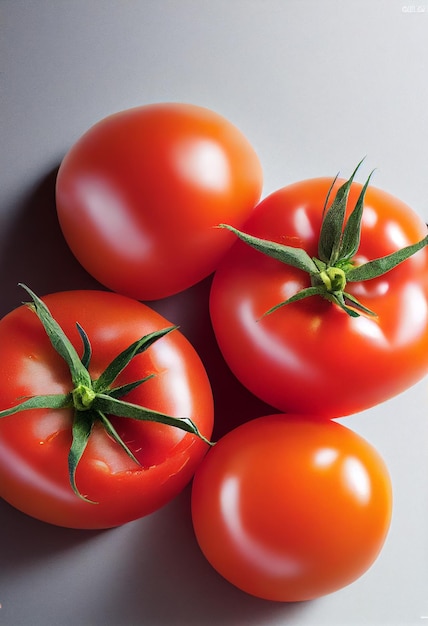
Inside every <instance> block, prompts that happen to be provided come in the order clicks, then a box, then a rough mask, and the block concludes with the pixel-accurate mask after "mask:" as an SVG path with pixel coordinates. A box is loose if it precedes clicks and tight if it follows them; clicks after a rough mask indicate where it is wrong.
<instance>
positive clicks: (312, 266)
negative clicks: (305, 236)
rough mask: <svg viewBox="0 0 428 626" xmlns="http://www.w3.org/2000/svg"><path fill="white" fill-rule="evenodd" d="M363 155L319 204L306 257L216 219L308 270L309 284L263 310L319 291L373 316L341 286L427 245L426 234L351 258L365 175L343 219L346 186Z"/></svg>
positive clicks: (252, 243) (270, 252)
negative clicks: (312, 252) (363, 258)
mask: <svg viewBox="0 0 428 626" xmlns="http://www.w3.org/2000/svg"><path fill="white" fill-rule="evenodd" d="M361 163H362V161H361V162H360V163H359V164H358V165H357V167H356V168H355V170H354V172H353V174H352V176H351V177H350V178H349V180H347V181H346V182H345V183H344V184H343V185H342V186H341V187H340V188H339V189H338V191H337V193H336V196H335V198H334V200H333V202H332V203H331V205H330V207H329V208H328V209H327V205H328V202H329V198H330V195H331V191H332V189H333V185H334V183H335V182H336V179H337V176H336V178H335V179H334V180H333V182H332V185H331V187H330V189H329V192H328V194H327V198H326V200H325V204H324V209H323V219H322V223H321V231H320V236H319V240H318V257H317V258H316V257H310V256H309V255H308V254H307V252H306V251H305V250H303V249H302V248H294V247H292V246H286V245H283V244H280V243H276V242H274V241H268V240H265V239H260V238H258V237H253V236H252V235H249V234H248V233H244V232H242V231H240V230H238V229H236V228H234V227H233V226H229V225H228V224H219V228H226V229H228V230H230V231H231V232H233V233H234V234H235V235H237V237H239V239H241V240H242V241H243V242H245V243H246V244H248V245H249V246H251V247H252V248H254V249H255V250H258V251H259V252H262V253H263V254H266V255H267V256H270V257H272V258H274V259H276V260H278V261H280V262H282V263H284V264H286V265H290V266H292V267H295V268H297V269H300V270H303V271H304V272H306V273H307V274H309V276H310V281H311V286H310V287H307V288H305V289H302V290H301V291H299V292H297V293H296V294H294V295H293V296H291V297H290V298H288V299H287V300H284V301H283V302H279V303H278V304H277V305H275V306H274V307H272V308H271V309H269V310H268V311H266V313H265V314H264V315H269V314H270V313H273V312H274V311H276V310H277V309H279V308H281V307H282V306H285V305H286V304H291V303H292V302H296V301H298V300H302V299H304V298H308V297H310V296H321V297H323V298H325V299H327V300H329V301H330V302H333V303H334V304H336V305H337V306H339V307H340V308H341V309H342V310H343V311H345V312H346V313H347V314H348V315H350V316H351V317H358V316H360V315H361V314H364V315H368V316H376V313H375V312H374V311H371V310H370V309H368V308H367V307H365V306H364V305H363V304H362V303H361V302H359V301H358V300H357V299H356V298H355V297H354V296H353V295H352V294H350V293H348V292H347V291H346V285H347V283H349V282H360V281H365V280H371V279H372V278H377V277H379V276H382V275H383V274H385V273H386V272H389V271H390V270H391V269H393V268H394V267H396V266H397V265H399V264H400V263H402V262H403V261H405V260H406V259H408V258H409V257H411V256H412V255H413V254H415V253H416V252H418V250H421V249H422V248H424V247H425V246H426V245H428V235H427V236H425V237H424V238H423V239H421V240H420V241H418V242H417V243H415V244H413V245H410V246H407V247H405V248H402V249H400V250H397V251H396V252H393V253H392V254H389V255H387V256H385V257H381V258H378V259H374V260H372V261H368V262H367V263H363V264H362V265H356V264H355V263H354V261H353V258H354V256H355V255H356V254H357V252H358V249H359V246H360V237H361V221H362V216H363V208H364V198H365V194H366V191H367V187H368V185H369V182H370V178H371V176H372V174H373V172H372V173H371V174H370V176H369V177H368V179H367V181H366V182H365V184H364V185H363V188H362V190H361V193H360V195H359V197H358V199H357V202H356V205H355V207H354V209H353V210H352V212H351V213H350V215H349V217H348V219H347V220H346V221H345V215H346V208H347V202H348V196H349V191H350V188H351V185H352V182H353V180H354V177H355V174H356V173H357V171H358V169H359V167H360V165H361Z"/></svg>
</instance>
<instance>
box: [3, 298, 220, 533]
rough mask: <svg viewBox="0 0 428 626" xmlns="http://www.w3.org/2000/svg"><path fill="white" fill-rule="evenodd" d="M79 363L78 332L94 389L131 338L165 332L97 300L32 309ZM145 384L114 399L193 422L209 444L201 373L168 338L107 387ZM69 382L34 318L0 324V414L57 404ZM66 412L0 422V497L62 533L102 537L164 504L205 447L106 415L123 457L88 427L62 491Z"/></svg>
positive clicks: (178, 340) (156, 318)
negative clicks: (28, 404)
mask: <svg viewBox="0 0 428 626" xmlns="http://www.w3.org/2000/svg"><path fill="white" fill-rule="evenodd" d="M42 300H43V302H45V303H46V305H48V307H49V309H50V311H51V312H52V315H53V317H54V318H55V320H57V322H58V323H59V324H60V326H61V328H62V329H63V330H64V332H65V334H66V335H67V337H68V338H69V340H70V341H71V343H72V344H73V346H74V347H75V349H76V350H77V351H78V352H79V354H80V353H81V352H82V338H81V336H80V334H79V331H78V329H77V327H76V322H79V324H80V325H81V327H82V328H83V329H84V330H85V332H86V334H87V336H88V338H89V340H90V343H91V347H92V356H91V359H90V365H89V372H90V374H91V378H92V379H93V380H95V379H97V378H98V377H99V376H100V374H101V373H102V372H103V371H104V370H105V369H106V367H107V366H108V365H109V363H111V361H112V360H113V359H114V358H115V357H116V356H117V355H118V354H119V353H120V352H121V351H122V350H124V349H125V348H127V347H128V346H130V345H131V344H132V343H133V342H134V341H136V340H138V339H139V338H140V337H143V336H144V335H147V334H149V333H153V332H155V331H159V330H162V329H164V328H166V327H170V326H171V324H170V323H169V322H168V321H167V320H165V319H164V318H163V317H162V316H161V315H159V314H158V313H157V312H155V311H154V310H153V309H151V308H150V307H148V306H146V305H145V304H142V303H140V302H137V301H135V300H132V299H130V298H127V297H124V296H121V295H118V294H115V293H111V292H107V291H81V290H78V291H68V292H59V293H55V294H50V295H48V296H46V297H44V298H42ZM145 377H148V378H147V380H145V381H144V382H143V383H142V384H141V385H139V386H138V387H137V388H134V389H133V390H132V391H131V392H130V393H128V394H127V396H126V398H125V396H124V397H123V399H126V400H127V401H128V402H132V403H135V404H136V405H139V406H142V407H147V408H148V409H152V410H155V411H158V412H162V413H166V414H168V415H171V416H173V417H187V418H190V419H192V420H193V421H194V422H195V424H196V425H197V426H198V428H199V430H200V431H201V433H202V434H203V435H204V436H205V437H207V438H210V436H211V432H212V428H213V412H214V411H213V398H212V391H211V386H210V383H209V380H208V377H207V374H206V371H205V368H204V366H203V364H202V362H201V360H200V358H199V356H198V354H197V353H196V351H195V350H194V348H193V347H192V346H191V344H190V343H189V342H188V340H187V339H186V338H185V337H184V336H183V335H182V334H181V333H180V332H179V331H178V330H173V332H170V333H168V334H167V335H164V336H162V338H161V339H159V340H158V341H156V343H153V344H152V345H151V346H150V347H149V348H148V349H147V350H146V351H145V352H142V353H141V354H138V355H137V356H135V357H134V358H133V359H132V361H131V362H130V363H129V364H128V365H127V366H126V367H125V369H124V370H123V371H122V372H121V373H120V374H119V376H118V377H117V379H116V381H115V384H116V383H117V384H118V385H127V384H128V383H131V382H133V381H136V380H140V379H142V378H145ZM72 389H73V385H72V381H71V377H70V371H69V369H68V367H67V365H66V363H65V361H64V360H63V359H62V358H61V357H60V356H59V354H58V353H57V352H56V351H55V350H54V348H53V347H52V344H51V343H50V341H49V339H48V337H47V335H46V332H45V330H44V328H43V326H42V324H41V323H40V321H39V319H38V318H37V316H36V315H35V314H34V312H33V311H32V310H31V309H29V308H28V307H27V306H26V305H25V306H20V307H18V308H16V309H14V310H13V311H11V312H10V313H9V314H8V315H6V316H5V317H4V318H3V319H2V320H1V321H0V410H5V409H9V408H10V407H12V406H15V405H16V404H17V403H19V402H21V401H22V399H23V398H27V397H33V396H38V395H44V394H68V393H70V392H71V390H72ZM72 421H73V409H72V408H71V407H70V408H64V409H34V410H33V409H32V410H26V411H22V412H21V413H16V414H13V415H10V416H7V417H1V418H0V496H1V497H2V498H4V499H5V500H6V501H8V502H9V503H10V504H11V505H13V506H15V507H16V508H17V509H20V510H21V511H23V512H24V513H26V514H28V515H31V516H33V517H35V518H37V519H40V520H42V521H45V522H48V523H52V524H56V525H59V526H65V527H69V528H86V529H96V528H109V527H113V526H119V525H121V524H124V523H126V522H129V521H131V520H134V519H137V518H140V517H143V516H145V515H148V514H150V513H152V512H153V511H155V510H157V509H159V508H160V507H161V506H163V505H164V504H166V503H167V502H168V501H170V500H171V499H172V498H173V497H175V496H176V495H177V494H178V493H179V492H180V491H181V490H182V489H184V487H185V486H186V485H187V484H188V483H189V481H190V480H191V478H192V476H193V473H194V471H195V470H196V467H197V466H198V464H199V463H200V461H201V459H202V458H203V456H204V455H205V453H206V451H207V449H208V447H209V446H208V445H207V444H206V443H205V442H204V441H203V440H202V439H200V438H198V437H196V436H195V435H193V434H191V433H189V432H185V431H183V430H180V429H178V428H174V427H172V426H167V425H165V424H161V423H156V422H147V421H136V420H133V419H128V418H120V417H114V416H110V421H111V423H112V424H113V426H114V428H115V429H116V431H117V433H118V434H119V435H120V437H121V438H122V440H123V441H124V442H125V443H126V445H127V446H128V447H129V449H130V450H131V452H132V454H133V455H134V456H135V457H136V459H137V460H138V463H136V462H135V460H133V459H132V458H130V457H129V456H128V455H127V454H126V452H125V451H124V450H123V449H122V448H121V447H120V446H119V445H118V443H117V442H116V441H114V440H113V438H112V437H111V436H110V435H109V434H108V433H107V431H106V430H105V428H104V427H103V426H102V424H101V423H100V422H97V423H96V424H95V425H94V427H93V430H92V432H91V434H90V436H89V440H88V443H87V446H86V448H85V450H84V452H83V456H82V458H81V459H80V462H79V464H78V466H77V469H76V485H77V487H78V489H79V492H80V493H81V494H82V496H84V497H85V498H87V500H89V501H90V502H88V501H87V500H84V499H82V498H80V497H78V495H76V493H74V492H73V490H72V488H71V486H70V480H69V468H68V454H69V450H70V446H71V441H72Z"/></svg>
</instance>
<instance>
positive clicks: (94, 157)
mask: <svg viewBox="0 0 428 626" xmlns="http://www.w3.org/2000/svg"><path fill="white" fill-rule="evenodd" d="M261 190H262V170H261V165H260V162H259V159H258V157H257V155H256V153H255V151H254V149H253V147H252V146H251V145H250V143H249V141H248V140H247V139H246V137H245V136H244V135H243V134H242V133H241V132H240V131H239V130H238V129H237V128H236V127H235V126H234V125H233V124H231V123H230V122H229V121H228V120H226V119H225V118H224V117H222V116H221V115H219V114H217V113H215V112H213V111H210V110H209V109H206V108H203V107H199V106H195V105H190V104H180V103H159V104H152V105H146V106H140V107H135V108H132V109H128V110H125V111H121V112H118V113H115V114H113V115H110V116H108V117H106V118H104V119H103V120H101V121H99V122H98V123H97V124H95V125H94V126H93V127H92V128H90V129H89V130H88V131H87V132H86V133H85V134H84V135H83V136H82V137H81V138H80V139H79V140H78V141H77V142H76V143H75V144H74V145H73V146H72V147H71V149H70V150H69V152H68V153H67V154H66V155H65V157H64V159H63V161H62V163H61V165H60V168H59V171H58V176H57V183H56V203H57V212H58V218H59V222H60V226H61V228H62V232H63V234H64V237H65V239H66V241H67V243H68V244H69V246H70V248H71V250H72V252H73V253H74V255H75V256H76V257H77V259H78V260H79V261H80V263H81V264H82V265H83V266H84V267H85V269H86V270H87V271H88V272H89V273H90V274H91V275H92V276H94V277H95V278H96V279H97V280H98V281H99V282H100V283H102V284H103V285H105V286H107V287H109V288H110V289H112V290H113V291H117V292H119V293H122V294H124V295H127V296H131V297H133V298H136V299H139V300H154V299H159V298H164V297H166V296H169V295H172V294H174V293H178V292H180V291H182V290H184V289H186V288H187V287H190V286H191V285H193V284H195V283H197V282H198V281H200V280H201V279H203V278H205V277H206V276H208V275H209V274H211V273H212V272H213V271H214V269H215V268H216V266H217V264H218V262H219V260H220V259H221V257H222V256H223V254H224V253H225V251H226V250H227V249H228V248H229V247H230V246H231V245H232V243H233V241H234V238H233V236H232V235H231V234H230V233H227V232H224V231H221V230H219V229H217V228H216V226H217V224H218V223H220V222H222V221H228V222H229V223H231V224H233V225H235V226H237V227H238V226H239V225H241V224H243V222H244V220H245V219H246V218H247V217H248V215H249V214H250V212H251V210H252V209H253V208H254V206H255V204H256V203H257V202H258V200H259V198H260V194H261Z"/></svg>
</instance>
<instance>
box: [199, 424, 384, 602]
mask: <svg viewBox="0 0 428 626" xmlns="http://www.w3.org/2000/svg"><path fill="white" fill-rule="evenodd" d="M391 511H392V495H391V483H390V479H389V475H388V471H387V469H386V466H385V464H384V462H383V460H382V459H381V457H380V456H379V454H378V453H377V451H376V450H375V449H374V448H373V447H372V446H371V445H370V444H369V443H368V442H367V441H366V440H364V439H363V438H362V437H360V436H359V435H357V434H356V433H355V432H353V431H352V430H350V429H348V428H346V427H345V426H343V425H341V424H339V423H337V422H334V421H326V422H325V423H323V422H322V421H320V420H319V418H318V417H315V418H313V417H303V416H301V415H284V414H279V415H268V416H265V417H260V418H257V419H254V420H251V421H248V422H247V423H245V424H243V425H241V426H239V427H238V428H236V429H234V430H232V431H230V432H229V433H228V434H226V435H225V436H224V437H223V438H222V439H220V440H219V442H218V443H217V444H216V445H215V446H214V448H212V449H211V450H210V451H209V452H208V454H207V455H206V457H205V459H204V460H203V461H202V463H201V465H200V466H199V468H198V469H197V471H196V474H195V476H194V479H193V486H192V519H193V526H194V531H195V535H196V539H197V541H198V543H199V546H200V548H201V550H202V552H203V554H204V555H205V557H206V558H207V559H208V561H209V562H210V563H211V565H212V566H213V567H214V568H215V569H216V570H217V571H218V572H219V573H220V574H221V575H222V576H223V577H224V578H225V579H226V580H228V581H229V582H230V583H232V584H233V585H235V586H236V587H238V588H240V589H241V590H243V591H245V592H247V593H249V594H252V595H254V596H257V597H260V598H264V599H266V600H275V601H282V602H296V601H301V600H309V599H313V598H316V597H319V596H322V595H325V594H328V593H332V592H334V591H336V590H338V589H340V588H342V587H344V586H346V585H348V584H350V583H352V582H353V581H355V580H356V579H357V578H359V577H360V576H361V575H362V574H363V573H364V572H366V570H367V569H368V568H369V567H370V566H371V565H372V564H373V562H374V561H375V559H376V558H377V556H378V554H379V552H380V550H381V548H382V546H383V544H384V541H385V539H386V536H387V533H388V529H389V525H390V519H391Z"/></svg>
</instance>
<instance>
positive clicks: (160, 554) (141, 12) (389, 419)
mask: <svg viewBox="0 0 428 626" xmlns="http://www.w3.org/2000/svg"><path fill="white" fill-rule="evenodd" d="M162 100H175V101H177V100H180V101H187V102H192V103H195V104H200V105H204V106H207V107H209V108H211V109H214V110H216V111H218V112H219V113H221V114H223V115H224V116H225V117H227V118H229V119H230V120H231V121H232V122H234V123H235V124H236V125H237V126H239V127H240V128H241V130H242V131H243V132H244V133H245V134H246V135H247V137H248V138H249V139H250V141H251V142H252V143H253V145H254V147H255V148H256V150H257V151H258V153H259V156H260V159H261V161H262V164H263V167H264V171H265V188H264V194H263V195H266V194H268V193H270V192H272V191H274V190H275V189H277V188H279V187H282V186H283V185H285V184H288V183H290V182H293V181H295V180H299V179H303V178H309V177H312V176H319V175H334V174H335V173H336V172H337V171H338V170H339V169H340V170H341V171H342V172H343V174H350V172H351V170H352V169H353V167H354V165H355V164H356V163H357V162H358V161H359V159H360V158H361V157H362V156H364V155H367V159H366V164H365V165H364V166H363V171H362V176H364V175H365V174H366V173H368V172H369V171H370V170H371V169H372V168H373V167H376V168H378V169H377V171H376V174H375V176H374V179H373V184H375V185H377V186H379V187H382V188H384V189H386V190H387V191H389V192H391V193H393V194H395V195H397V196H399V197H400V198H401V199H403V200H404V201H406V202H407V203H408V204H410V205H412V206H413V207H414V208H415V209H416V210H417V211H419V212H420V214H421V215H422V216H423V217H424V218H425V219H427V220H428V194H427V181H428V158H427V157H428V106H427V105H428V4H427V3H426V2H425V4H424V3H422V4H406V3H405V2H404V1H403V0H348V1H343V0H342V1H340V0H319V1H317V0H311V1H307V0H123V1H119V0H2V1H0V116H1V119H0V125H1V126H0V128H1V131H0V132H1V135H0V142H1V143H0V145H1V150H0V219H1V223H0V280H1V286H2V295H1V298H0V309H1V314H2V315H3V314H4V313H6V312H7V311H8V310H10V309H11V308H12V307H13V306H16V305H17V304H18V303H19V302H20V300H21V298H22V294H21V293H20V292H19V290H18V289H17V287H16V284H17V282H19V281H23V282H26V283H27V284H29V285H31V286H32V288H33V289H34V290H35V291H37V292H38V293H40V294H42V293H46V292H48V291H55V290H60V289H69V288H78V287H88V286H96V283H95V282H94V281H93V280H92V279H91V278H90V277H88V276H87V275H86V273H85V272H84V271H83V270H82V269H81V268H80V267H79V266H78V265H77V263H76V262H75V261H74V259H73V258H72V256H71V254H70V253H69V251H68V250H67V248H66V246H65V244H64V242H63V241H62V240H61V237H60V233H59V230H58V227H57V224H56V218H55V211H54V202H53V188H54V187H53V186H54V180H55V170H56V168H57V167H58V164H59V162H60V160H61V158H62V156H63V155H64V153H65V152H66V150H67V149H68V148H69V147H70V146H71V144H72V143H73V142H74V141H75V140H76V139H77V138H78V137H79V136H80V135H81V134H82V133H83V132H84V131H85V130H86V129H87V128H88V127H89V126H91V125H92V124H93V123H95V122H96V121H97V120H99V119H101V118H102V117H104V116H105V115H108V114H110V113H112V112H115V111H118V110H120V109H123V108H127V107H131V106H135V105H139V104H145V103H149V102H156V101H162ZM36 234H37V239H35V237H36ZM208 287H209V285H208V283H206V282H205V283H203V284H202V285H200V286H198V287H196V288H195V289H193V290H191V293H190V294H187V296H178V297H176V298H173V299H171V300H169V301H167V302H161V303H157V304H156V306H157V308H158V309H159V310H161V311H162V312H164V313H166V314H167V315H169V316H170V318H171V319H172V320H173V321H174V322H178V323H180V324H182V327H183V330H184V331H185V332H186V333H187V334H188V336H189V337H190V338H191V340H192V341H193V342H194V343H195V345H196V347H197V348H198V349H200V350H201V354H202V356H203V358H204V360H205V361H206V364H207V367H208V369H209V370H210V372H212V373H213V372H215V376H214V379H215V380H214V390H215V392H216V393H217V395H218V398H219V400H218V402H219V404H218V406H219V408H220V412H222V416H221V417H222V418H223V419H225V418H228V419H229V418H230V419H233V413H234V412H235V411H236V410H238V409H239V407H244V408H245V410H249V412H250V413H252V414H253V415H254V416H255V415H257V414H261V413H262V412H263V410H264V408H265V407H264V406H263V405H262V404H261V403H259V404H258V403H252V402H251V401H250V398H249V397H248V395H246V393H245V392H244V391H243V390H242V389H241V388H240V387H239V386H238V385H236V384H235V383H234V381H233V380H231V379H230V378H228V376H227V374H226V373H224V372H221V373H220V369H221V365H219V359H218V354H217V353H216V350H215V346H214V344H213V339H212V337H211V336H208V337H207V335H206V333H204V332H203V331H204V329H205V331H206V328H205V327H204V324H205V323H206V322H207V310H206V298H207V293H208ZM192 302H198V303H199V304H200V306H201V309H200V312H199V313H198V315H197V316H195V313H193V317H189V307H190V304H191V303H192ZM201 319H202V322H201ZM232 395H233V397H234V398H235V399H234V400H233V401H232V404H231V405H230V404H228V402H227V400H226V397H231V396H232ZM344 423H345V424H347V425H349V426H351V427H353V428H355V430H357V431H358V432H359V433H360V434H362V435H363V436H365V437H367V438H368V439H369V440H370V441H371V442H372V443H373V444H374V445H375V446H376V447H377V448H378V449H379V451H380V452H381V453H382V454H383V456H384V458H385V460H386V462H387V464H388V466H389V468H390V472H391V476H392V481H393V486H394V499H395V504H394V514H393V522H392V527H391V531H390V534H389V537H388V540H387V543H386V545H385V547H384V550H383V551H382V554H381V556H380V557H379V559H378V561H377V562H376V563H375V565H374V566H373V567H372V568H371V569H370V571H369V572H368V573H367V574H366V575H365V576H363V577H362V578H361V579H360V580H359V581H357V582H356V583H354V584H352V585H350V586H349V587H347V588H346V589H343V590H342V591H339V592H337V593H335V594H332V595H330V596H328V597H325V598H322V599H320V600H318V601H315V602H309V603H305V604H301V605H281V604H274V603H269V602H263V601H259V600H256V599H254V598H251V597H249V596H246V595H244V594H242V593H241V592H239V591H238V590H236V589H234V588H233V587H231V586H230V585H228V584H227V583H226V582H224V581H223V580H222V579H221V578H220V577H219V576H217V574H216V573H215V572H213V571H212V569H211V568H210V566H209V565H208V564H207V563H206V562H205V561H204V559H203V557H202V556H201V554H200V552H199V550H198V548H197V546H196V544H195V541H194V539H193V535H192V528H191V523H190V516H189V490H186V491H185V492H184V493H183V494H182V496H180V497H179V498H177V499H176V500H175V501H174V502H173V503H171V504H170V505H168V506H167V507H166V508H165V509H163V510H162V511H160V512H158V513H156V514H154V515H153V516H151V517H149V518H146V519H144V520H141V521H138V522H135V523H132V524H129V525H127V526H124V527H122V528H118V529H115V530H111V531H106V532H100V533H92V532H85V531H84V532H80V531H69V530H66V529H60V528H55V527H51V526H49V525H46V524H42V523H40V522H37V521H35V520H32V519H31V518H28V517H26V516H25V515H22V514H20V513H19V512H17V511H15V510H14V509H12V508H11V507H10V506H8V505H7V504H6V503H4V502H0V524H1V533H0V604H1V609H0V624H1V625H2V626H24V625H25V626H27V625H28V626H39V625H40V626H101V625H103V626H137V625H144V626H181V625H182V626H211V625H212V626H214V625H216V626H217V625H220V624H221V625H222V626H238V625H242V624H246V625H249V626H253V625H254V626H255V625H257V626H280V625H281V626H283V625H284V626H285V625H287V626H294V625H299V626H309V625H310V626H315V625H318V624H328V625H329V626H334V625H340V626H347V625H361V624H371V625H381V624H382V625H383V624H385V625H389V626H395V625H400V626H401V625H403V626H404V625H412V626H413V625H418V624H422V625H423V624H424V623H426V624H428V403H427V382H426V380H425V381H422V382H421V383H420V384H418V385H416V386H415V387H414V388H412V389H411V390H409V391H408V392H406V393H405V394H403V395H401V396H400V397H398V398H396V399H395V400H393V401H390V402H388V403H386V404H384V405H382V406H379V407H377V408H375V409H373V410H370V411H367V412H364V413H362V414H360V415H356V416H353V417H351V418H347V419H346V420H344Z"/></svg>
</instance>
